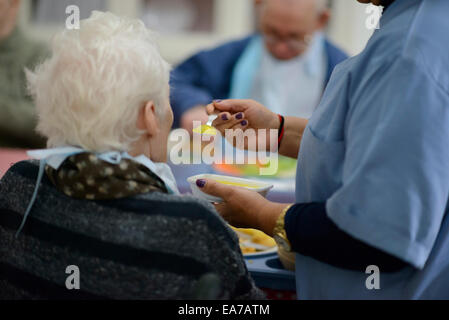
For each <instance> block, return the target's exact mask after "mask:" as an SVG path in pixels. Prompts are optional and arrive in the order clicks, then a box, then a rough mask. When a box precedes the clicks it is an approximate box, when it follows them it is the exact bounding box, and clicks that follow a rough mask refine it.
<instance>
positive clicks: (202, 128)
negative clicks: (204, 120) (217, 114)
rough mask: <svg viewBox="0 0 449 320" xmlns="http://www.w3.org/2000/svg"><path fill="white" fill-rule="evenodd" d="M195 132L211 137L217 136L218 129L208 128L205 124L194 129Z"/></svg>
mask: <svg viewBox="0 0 449 320" xmlns="http://www.w3.org/2000/svg"><path fill="white" fill-rule="evenodd" d="M193 132H195V133H200V134H207V135H210V136H215V135H216V134H217V129H215V128H214V127H211V126H208V125H207V124H203V125H202V126H199V127H196V128H195V129H193Z"/></svg>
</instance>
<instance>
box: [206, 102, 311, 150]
mask: <svg viewBox="0 0 449 320" xmlns="http://www.w3.org/2000/svg"><path fill="white" fill-rule="evenodd" d="M292 103H294V102H292ZM206 111H207V113H208V114H209V115H211V114H217V113H219V115H218V118H217V119H216V120H215V121H214V122H213V123H212V125H213V126H214V127H215V128H217V129H218V130H219V131H220V133H221V134H222V135H223V136H226V135H225V130H226V129H242V130H243V131H246V130H248V129H254V130H255V131H256V134H257V139H259V133H260V132H259V130H260V129H265V136H266V141H265V142H266V144H265V146H266V150H258V151H275V150H273V149H277V147H278V148H279V150H278V152H279V154H281V155H284V156H287V157H291V158H296V157H297V156H298V152H299V148H300V145H301V140H302V135H303V133H304V130H305V128H306V126H307V123H308V120H307V119H302V118H296V117H285V122H284V136H283V139H282V141H281V144H280V146H277V138H278V137H277V135H276V141H271V142H272V143H273V144H274V146H276V148H273V146H271V143H270V134H269V133H270V129H276V130H277V129H279V127H280V120H279V116H278V115H277V114H275V113H274V112H272V111H270V110H269V109H267V108H266V107H265V106H263V105H262V104H260V103H258V102H257V101H254V100H223V101H214V102H213V103H211V104H209V105H208V106H207V107H206ZM240 132H242V131H240ZM237 138H238V135H237ZM228 140H229V139H228ZM240 140H243V141H244V144H243V143H241V144H242V145H243V147H244V148H245V149H248V139H240ZM236 141H237V139H234V138H233V137H232V141H229V142H231V143H232V144H233V145H234V146H236ZM257 141H258V140H257ZM240 142H241V141H240ZM237 147H238V148H239V147H240V146H239V145H237ZM251 149H252V150H254V148H251Z"/></svg>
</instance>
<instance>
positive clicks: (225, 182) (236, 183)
mask: <svg viewBox="0 0 449 320" xmlns="http://www.w3.org/2000/svg"><path fill="white" fill-rule="evenodd" d="M215 181H217V182H219V183H222V184H226V185H229V186H235V187H243V188H249V189H257V188H259V186H252V185H249V184H244V183H240V182H233V181H224V180H215Z"/></svg>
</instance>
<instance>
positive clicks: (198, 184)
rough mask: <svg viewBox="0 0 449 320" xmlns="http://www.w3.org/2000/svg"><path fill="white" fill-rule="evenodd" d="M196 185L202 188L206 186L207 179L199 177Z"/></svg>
mask: <svg viewBox="0 0 449 320" xmlns="http://www.w3.org/2000/svg"><path fill="white" fill-rule="evenodd" d="M196 185H197V186H198V187H200V188H204V186H205V185H206V180H204V179H198V180H196Z"/></svg>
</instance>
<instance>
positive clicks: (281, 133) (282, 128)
mask: <svg viewBox="0 0 449 320" xmlns="http://www.w3.org/2000/svg"><path fill="white" fill-rule="evenodd" d="M278 117H279V120H280V121H281V125H280V126H279V132H278V150H279V147H280V146H281V141H282V138H283V137H284V123H285V118H284V117H283V116H281V115H280V114H278Z"/></svg>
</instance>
